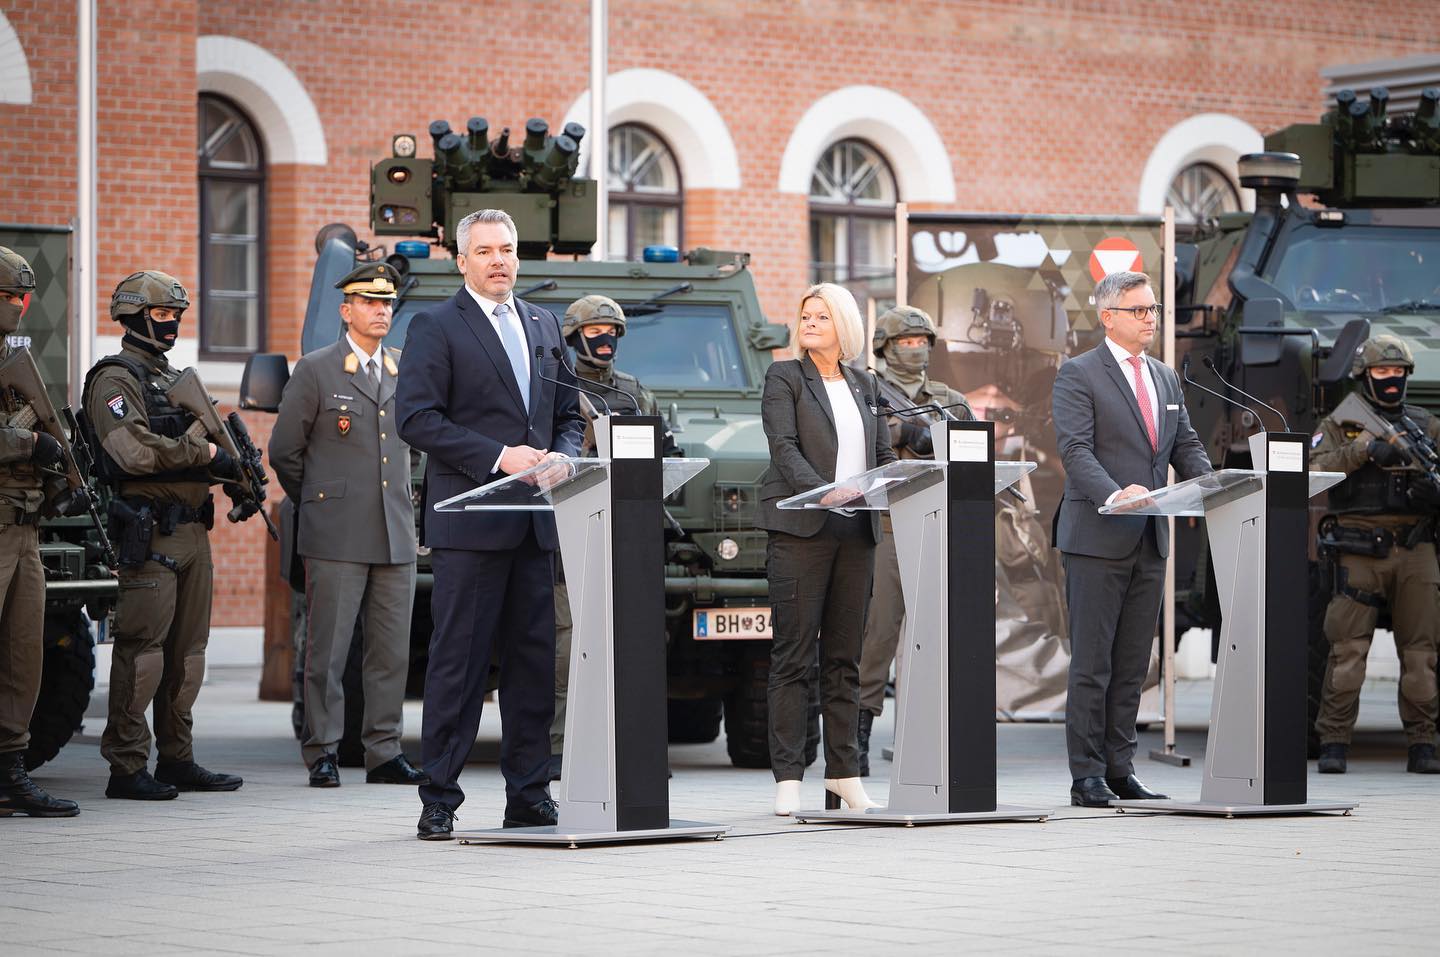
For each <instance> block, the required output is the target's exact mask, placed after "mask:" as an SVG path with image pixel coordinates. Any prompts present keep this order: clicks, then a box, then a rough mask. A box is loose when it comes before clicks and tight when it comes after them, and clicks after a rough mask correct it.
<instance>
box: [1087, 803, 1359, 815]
mask: <svg viewBox="0 0 1440 957" xmlns="http://www.w3.org/2000/svg"><path fill="white" fill-rule="evenodd" d="M1110 806H1111V807H1113V808H1115V810H1117V811H1119V812H1120V813H1122V814H1123V813H1124V812H1125V811H1127V810H1133V811H1150V812H1151V813H1153V814H1195V815H1200V816H1203V817H1290V816H1294V815H1297V814H1327V813H1331V812H1334V811H1339V812H1341V813H1342V814H1344V815H1346V816H1349V814H1350V812H1351V811H1352V810H1354V809H1355V808H1357V807H1359V806H1360V805H1359V804H1357V803H1356V802H1354V801H1311V802H1309V803H1308V804H1222V803H1220V802H1218V801H1111V802H1110Z"/></svg>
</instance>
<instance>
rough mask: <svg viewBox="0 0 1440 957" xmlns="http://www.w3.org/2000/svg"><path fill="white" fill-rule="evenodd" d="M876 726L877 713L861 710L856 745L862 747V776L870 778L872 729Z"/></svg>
mask: <svg viewBox="0 0 1440 957" xmlns="http://www.w3.org/2000/svg"><path fill="white" fill-rule="evenodd" d="M874 726H875V712H873V711H867V710H866V709H864V708H861V709H860V730H859V733H858V734H856V735H855V740H856V743H857V744H859V745H860V776H861V777H862V778H868V777H869V776H870V729H871V728H872V727H874Z"/></svg>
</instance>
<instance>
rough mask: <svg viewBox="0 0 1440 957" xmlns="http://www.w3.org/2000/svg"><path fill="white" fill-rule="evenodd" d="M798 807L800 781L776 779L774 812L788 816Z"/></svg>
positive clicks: (781, 815)
mask: <svg viewBox="0 0 1440 957" xmlns="http://www.w3.org/2000/svg"><path fill="white" fill-rule="evenodd" d="M799 808H800V782H799V781H776V782H775V813H776V814H777V815H778V816H780V817H789V816H790V815H792V814H794V813H795V812H796V811H797V810H799Z"/></svg>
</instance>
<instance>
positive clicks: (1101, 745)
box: [1054, 272, 1211, 807]
mask: <svg viewBox="0 0 1440 957" xmlns="http://www.w3.org/2000/svg"><path fill="white" fill-rule="evenodd" d="M1095 305H1096V307H1097V308H1098V309H1099V310H1100V321H1101V322H1102V323H1103V324H1104V326H1105V341H1104V342H1102V343H1101V344H1100V345H1099V346H1098V347H1096V348H1095V349H1092V350H1091V351H1090V352H1087V353H1085V354H1084V355H1080V356H1077V357H1075V358H1074V359H1072V360H1070V361H1068V362H1065V363H1063V364H1062V365H1061V366H1060V371H1059V374H1058V375H1057V376H1056V379H1055V393H1054V414H1055V434H1056V438H1057V439H1058V440H1059V449H1060V456H1061V459H1062V460H1063V461H1064V464H1065V495H1064V498H1063V499H1062V501H1061V503H1060V509H1059V511H1058V513H1057V514H1056V520H1055V524H1056V529H1055V544H1056V547H1057V548H1059V549H1060V551H1061V553H1062V555H1063V557H1064V562H1065V599H1066V603H1067V604H1068V605H1069V609H1070V643H1071V660H1070V686H1069V691H1068V700H1067V703H1066V707H1065V742H1066V748H1067V750H1068V751H1069V756H1070V775H1071V777H1072V778H1073V779H1074V785H1073V787H1072V788H1071V789H1070V803H1071V804H1075V805H1079V806H1083V807H1105V806H1107V805H1108V804H1109V802H1110V801H1113V800H1115V799H1116V798H1117V797H1119V798H1126V799H1129V800H1135V799H1147V798H1152V799H1158V798H1163V797H1164V795H1162V794H1157V793H1155V792H1154V791H1152V790H1150V789H1149V788H1147V787H1146V786H1145V785H1144V784H1142V783H1141V782H1140V781H1139V780H1138V779H1137V778H1136V777H1135V774H1134V766H1133V759H1134V757H1135V716H1136V714H1137V713H1138V711H1139V709H1140V690H1141V686H1142V684H1143V683H1144V680H1145V673H1146V671H1147V670H1148V669H1149V664H1150V651H1151V648H1152V646H1153V644H1154V639H1155V625H1156V622H1157V620H1158V619H1159V615H1160V602H1161V599H1162V597H1163V593H1164V588H1165V558H1166V556H1167V555H1169V553H1170V535H1169V529H1168V527H1167V525H1166V523H1165V521H1164V519H1161V518H1156V517H1151V516H1145V515H1129V516H1119V515H1110V516H1107V515H1101V514H1099V513H1098V512H1097V511H1096V510H1097V509H1098V508H1099V507H1100V506H1102V505H1105V504H1107V503H1109V502H1111V501H1113V500H1115V499H1118V498H1122V497H1129V496H1132V495H1137V494H1143V493H1144V492H1147V491H1149V490H1151V489H1156V488H1160V487H1162V486H1164V485H1165V484H1166V482H1167V475H1166V471H1167V468H1168V467H1169V466H1172V465H1173V466H1174V467H1175V471H1176V473H1177V474H1178V475H1179V476H1180V477H1181V478H1182V479H1189V478H1194V477H1195V476H1197V475H1202V474H1204V473H1206V472H1209V471H1211V466H1210V459H1209V456H1208V455H1207V454H1206V452H1205V447H1204V445H1202V444H1201V442H1200V439H1199V437H1198V436H1196V434H1195V430H1194V429H1192V428H1191V427H1190V418H1189V416H1188V415H1187V414H1186V412H1185V397H1184V395H1183V393H1182V392H1181V388H1180V379H1179V377H1178V376H1176V375H1175V371H1174V370H1173V369H1170V368H1169V367H1167V366H1166V365H1164V364H1163V363H1161V362H1159V361H1157V360H1156V359H1153V358H1151V357H1150V356H1147V355H1146V354H1145V349H1146V348H1147V347H1148V346H1149V345H1150V342H1151V340H1153V339H1154V338H1155V331H1156V325H1157V321H1158V319H1159V316H1160V306H1159V304H1158V303H1156V302H1155V293H1154V292H1153V291H1152V290H1151V289H1150V280H1149V279H1148V278H1147V277H1146V276H1145V275H1144V274H1143V273H1136V272H1117V273H1111V274H1110V275H1108V276H1106V277H1105V278H1104V279H1102V280H1101V281H1100V282H1099V284H1098V285H1096V287H1095Z"/></svg>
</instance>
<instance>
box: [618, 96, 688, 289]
mask: <svg viewBox="0 0 1440 957" xmlns="http://www.w3.org/2000/svg"><path fill="white" fill-rule="evenodd" d="M609 167H610V171H609V175H608V176H607V177H606V183H605V185H606V189H607V190H608V192H609V196H610V226H609V231H608V232H607V234H606V237H607V243H608V245H609V257H610V258H611V259H630V260H636V259H639V258H640V256H641V254H642V253H643V252H644V250H645V247H646V246H662V245H663V246H675V247H679V245H680V237H681V219H682V214H683V207H684V191H683V189H682V187H681V183H680V167H679V166H678V165H677V164H676V162H675V154H674V153H672V152H671V151H670V147H669V146H667V145H665V141H664V140H662V139H661V138H660V137H659V135H658V134H656V133H655V132H654V131H653V130H651V129H650V128H648V127H645V126H641V125H639V124H638V123H625V124H623V125H621V126H617V127H615V128H614V129H612V130H611V131H610V158H609Z"/></svg>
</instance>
